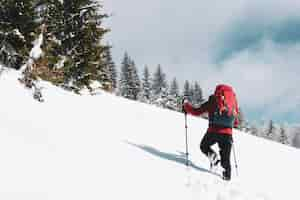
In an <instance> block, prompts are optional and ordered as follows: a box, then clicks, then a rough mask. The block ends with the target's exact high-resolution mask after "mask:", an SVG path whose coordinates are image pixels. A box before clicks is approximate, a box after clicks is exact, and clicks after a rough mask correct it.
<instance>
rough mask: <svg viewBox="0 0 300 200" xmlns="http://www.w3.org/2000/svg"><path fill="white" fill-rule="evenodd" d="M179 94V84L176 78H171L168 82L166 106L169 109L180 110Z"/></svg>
mask: <svg viewBox="0 0 300 200" xmlns="http://www.w3.org/2000/svg"><path fill="white" fill-rule="evenodd" d="M180 99H181V98H180V95H179V85H178V82H177V79H176V78H173V80H172V81H171V84H170V90H169V96H168V102H167V107H168V108H169V109H171V110H177V111H180V110H181V102H180Z"/></svg>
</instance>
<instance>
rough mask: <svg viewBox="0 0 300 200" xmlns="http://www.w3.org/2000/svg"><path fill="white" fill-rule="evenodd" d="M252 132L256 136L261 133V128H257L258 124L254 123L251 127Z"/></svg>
mask: <svg viewBox="0 0 300 200" xmlns="http://www.w3.org/2000/svg"><path fill="white" fill-rule="evenodd" d="M249 132H250V134H252V135H254V136H259V135H260V133H259V129H258V128H257V126H255V125H252V126H251V127H250V131H249Z"/></svg>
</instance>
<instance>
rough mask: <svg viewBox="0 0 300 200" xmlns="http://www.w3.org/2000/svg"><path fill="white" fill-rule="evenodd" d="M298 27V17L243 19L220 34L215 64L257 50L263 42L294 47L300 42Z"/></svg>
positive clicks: (299, 17)
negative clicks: (267, 41)
mask: <svg viewBox="0 0 300 200" xmlns="http://www.w3.org/2000/svg"><path fill="white" fill-rule="evenodd" d="M299 27H300V16H290V17H287V18H286V19H282V20H274V19H273V18H270V19H264V20H260V18H257V17H249V16H247V17H243V18H242V19H240V20H238V21H237V22H233V24H232V25H230V26H229V27H228V28H227V29H228V30H226V31H224V33H222V36H221V37H220V39H219V40H218V45H217V46H218V49H217V51H216V52H215V55H214V57H215V58H214V59H215V62H216V63H220V62H223V61H224V60H226V59H230V57H232V56H234V54H236V53H239V52H241V51H243V50H245V49H252V51H254V50H255V49H259V48H260V46H261V45H262V43H263V42H264V41H265V40H270V41H272V42H274V43H277V44H281V45H294V44H295V43H298V42H300V30H299Z"/></svg>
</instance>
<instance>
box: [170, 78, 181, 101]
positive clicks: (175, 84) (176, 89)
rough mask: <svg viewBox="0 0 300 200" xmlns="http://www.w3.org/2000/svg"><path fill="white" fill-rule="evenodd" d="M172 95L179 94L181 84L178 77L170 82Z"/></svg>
mask: <svg viewBox="0 0 300 200" xmlns="http://www.w3.org/2000/svg"><path fill="white" fill-rule="evenodd" d="M169 93H170V95H172V96H174V97H177V96H179V86H178V82H177V79H176V78H174V79H173V80H172V82H171V84H170V92H169Z"/></svg>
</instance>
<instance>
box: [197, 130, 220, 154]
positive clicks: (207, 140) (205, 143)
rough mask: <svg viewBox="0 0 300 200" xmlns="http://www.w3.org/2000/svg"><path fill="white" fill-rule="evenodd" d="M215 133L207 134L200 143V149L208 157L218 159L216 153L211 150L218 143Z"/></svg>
mask: <svg viewBox="0 0 300 200" xmlns="http://www.w3.org/2000/svg"><path fill="white" fill-rule="evenodd" d="M216 142H217V141H216V139H215V133H206V134H205V135H204V136H203V138H202V140H201V143H200V149H201V151H202V153H204V154H205V155H206V156H207V157H216V156H217V154H216V152H215V151H214V150H213V149H212V148H211V146H212V145H214V144H215V143H216Z"/></svg>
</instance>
